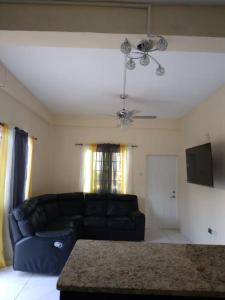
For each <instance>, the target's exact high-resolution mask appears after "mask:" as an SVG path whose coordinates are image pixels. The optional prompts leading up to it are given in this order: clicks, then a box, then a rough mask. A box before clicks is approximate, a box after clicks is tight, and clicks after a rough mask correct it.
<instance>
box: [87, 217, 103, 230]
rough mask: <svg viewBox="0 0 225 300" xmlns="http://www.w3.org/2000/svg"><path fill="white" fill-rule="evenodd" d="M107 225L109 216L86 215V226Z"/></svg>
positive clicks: (98, 226) (101, 226)
mask: <svg viewBox="0 0 225 300" xmlns="http://www.w3.org/2000/svg"><path fill="white" fill-rule="evenodd" d="M106 226H107V218H104V217H97V216H96V217H95V216H94V217H85V218H84V227H93V228H104V227H106Z"/></svg>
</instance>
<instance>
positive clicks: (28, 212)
mask: <svg viewBox="0 0 225 300" xmlns="http://www.w3.org/2000/svg"><path fill="white" fill-rule="evenodd" d="M9 225H10V234H11V240H12V245H13V250H14V251H13V252H14V256H13V267H14V269H15V270H20V271H27V272H34V273H45V274H59V273H60V272H61V270H62V268H63V266H64V264H65V262H66V260H67V258H68V256H69V254H70V252H71V250H72V248H73V246H74V244H75V242H76V241H77V239H80V238H82V239H106V240H128V241H142V240H144V228H145V216H144V214H142V213H141V212H140V211H139V210H138V202H137V197H136V196H135V195H122V194H119V195H118V194H83V193H67V194H57V195H43V196H39V197H34V198H32V199H30V200H27V201H25V202H24V203H23V204H21V205H20V206H18V207H16V208H15V209H14V210H13V211H12V212H11V213H10V214H9Z"/></svg>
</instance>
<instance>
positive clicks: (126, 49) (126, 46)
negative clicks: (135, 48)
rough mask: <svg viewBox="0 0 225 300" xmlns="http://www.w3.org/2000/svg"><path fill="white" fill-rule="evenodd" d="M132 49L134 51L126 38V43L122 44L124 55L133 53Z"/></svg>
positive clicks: (121, 48)
mask: <svg viewBox="0 0 225 300" xmlns="http://www.w3.org/2000/svg"><path fill="white" fill-rule="evenodd" d="M131 49H132V47H131V44H130V42H129V41H128V39H127V38H126V39H125V41H124V42H123V43H122V44H121V46H120V50H121V52H122V53H124V54H129V53H130V52H131Z"/></svg>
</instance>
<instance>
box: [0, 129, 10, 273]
mask: <svg viewBox="0 0 225 300" xmlns="http://www.w3.org/2000/svg"><path fill="white" fill-rule="evenodd" d="M8 139H9V127H8V126H6V125H4V126H0V268H2V267H5V266H6V261H5V258H4V241H3V235H4V233H3V222H4V198H5V178H6V164H7V153H8Z"/></svg>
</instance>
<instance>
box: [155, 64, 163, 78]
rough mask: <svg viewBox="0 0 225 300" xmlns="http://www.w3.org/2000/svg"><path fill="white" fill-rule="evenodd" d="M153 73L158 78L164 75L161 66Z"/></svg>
mask: <svg viewBox="0 0 225 300" xmlns="http://www.w3.org/2000/svg"><path fill="white" fill-rule="evenodd" d="M155 73H156V75H158V76H162V75H164V74H165V69H164V68H163V67H162V66H161V65H159V66H158V68H157V69H156V71H155Z"/></svg>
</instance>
